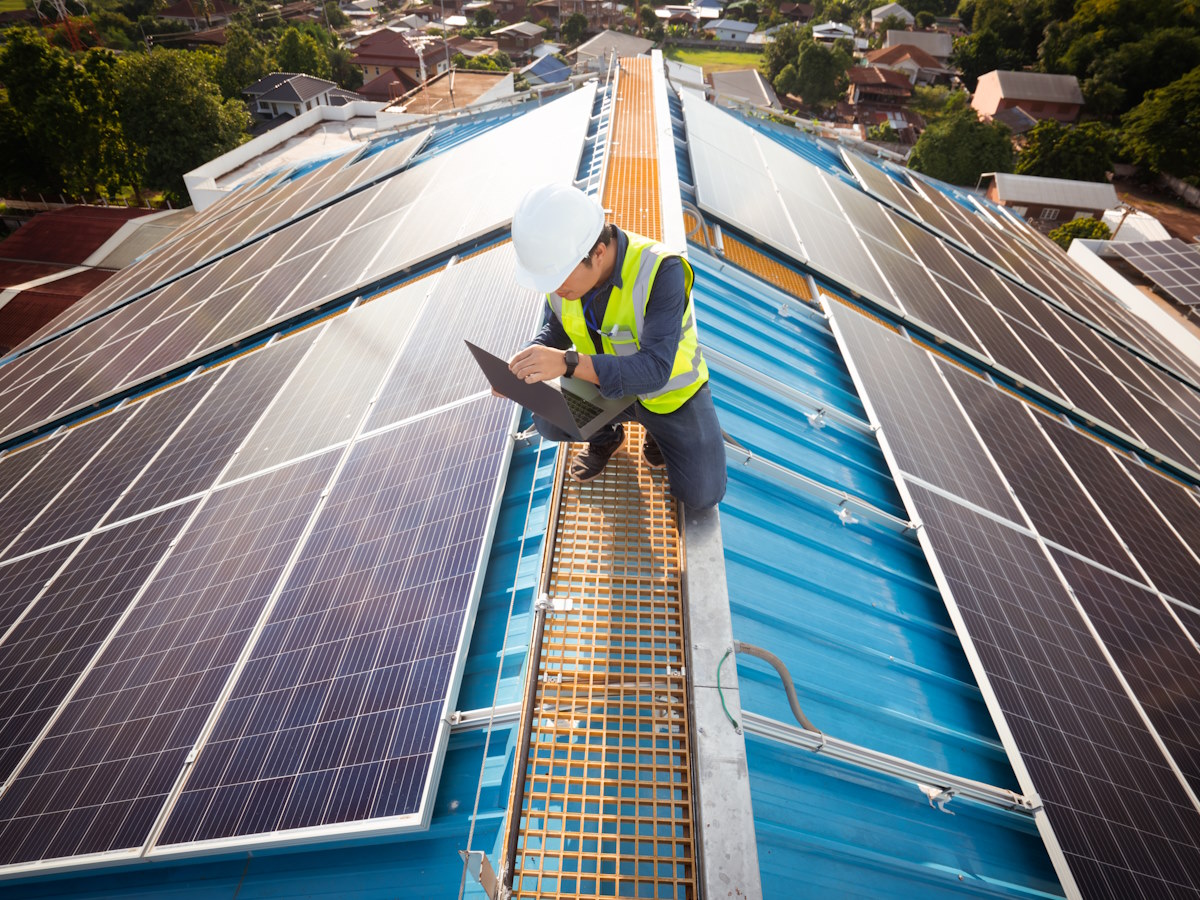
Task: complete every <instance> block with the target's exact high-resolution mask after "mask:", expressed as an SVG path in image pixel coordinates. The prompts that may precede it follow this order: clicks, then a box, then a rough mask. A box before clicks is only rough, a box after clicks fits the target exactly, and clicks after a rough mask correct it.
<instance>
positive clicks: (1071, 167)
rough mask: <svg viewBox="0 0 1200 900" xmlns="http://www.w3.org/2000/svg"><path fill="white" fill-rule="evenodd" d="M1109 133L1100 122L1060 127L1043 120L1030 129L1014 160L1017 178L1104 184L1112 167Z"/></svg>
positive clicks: (1111, 137) (1110, 134)
mask: <svg viewBox="0 0 1200 900" xmlns="http://www.w3.org/2000/svg"><path fill="white" fill-rule="evenodd" d="M1113 143H1114V142H1113V135H1112V132H1111V131H1110V130H1109V129H1108V128H1107V127H1106V126H1105V125H1103V124H1101V123H1100V122H1084V123H1083V124H1082V125H1075V126H1071V125H1060V124H1059V123H1058V122H1055V121H1054V120H1053V119H1044V120H1043V121H1041V122H1038V123H1037V124H1036V125H1035V126H1033V128H1031V129H1030V130H1029V133H1028V134H1027V135H1026V139H1025V149H1023V150H1022V151H1021V154H1020V156H1019V157H1018V158H1017V165H1016V169H1015V170H1014V171H1016V173H1017V174H1018V175H1040V176H1042V177H1043V178H1070V179H1072V180H1074V181H1105V180H1107V177H1108V170H1109V169H1110V168H1112V152H1113Z"/></svg>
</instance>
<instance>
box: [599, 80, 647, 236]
mask: <svg viewBox="0 0 1200 900" xmlns="http://www.w3.org/2000/svg"><path fill="white" fill-rule="evenodd" d="M652 82H653V80H652V76H651V69H650V58H649V57H645V56H643V57H637V58H635V59H623V60H621V77H620V78H619V79H618V81H617V99H616V103H614V104H613V118H612V124H611V125H610V128H609V134H610V137H609V141H610V144H609V150H608V171H607V172H606V173H605V179H604V197H603V198H602V201H603V203H604V208H605V209H607V210H611V219H612V221H613V222H614V223H616V224H617V225H619V226H620V227H621V228H624V229H627V230H629V231H634V232H637V233H638V234H643V235H645V236H646V237H648V238H653V239H654V240H656V241H657V240H661V239H662V211H661V203H660V201H659V196H658V159H657V156H656V153H657V152H658V151H657V145H656V143H655V139H654V103H653V92H652V89H651V86H652Z"/></svg>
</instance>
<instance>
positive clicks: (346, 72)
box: [326, 47, 363, 91]
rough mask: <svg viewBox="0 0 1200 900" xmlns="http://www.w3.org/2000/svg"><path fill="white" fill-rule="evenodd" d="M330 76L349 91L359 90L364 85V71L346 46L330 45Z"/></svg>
mask: <svg viewBox="0 0 1200 900" xmlns="http://www.w3.org/2000/svg"><path fill="white" fill-rule="evenodd" d="M326 55H327V56H328V57H329V77H330V78H332V79H333V80H334V81H336V82H337V83H338V87H343V88H345V89H346V90H348V91H357V90H358V89H359V88H360V87H362V85H363V73H362V69H360V68H359V67H358V66H357V65H355V63H354V54H353V53H351V52H350V51H349V50H347V49H346V48H345V47H330V48H329V50H328V51H327V54H326Z"/></svg>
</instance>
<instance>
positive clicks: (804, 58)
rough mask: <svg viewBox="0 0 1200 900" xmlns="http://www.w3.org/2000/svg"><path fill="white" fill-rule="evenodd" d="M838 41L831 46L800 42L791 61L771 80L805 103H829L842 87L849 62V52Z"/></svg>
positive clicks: (834, 98)
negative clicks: (794, 59)
mask: <svg viewBox="0 0 1200 900" xmlns="http://www.w3.org/2000/svg"><path fill="white" fill-rule="evenodd" d="M844 44H845V42H844V41H838V42H837V43H836V44H834V45H833V46H832V47H826V46H825V45H824V44H818V43H817V42H816V41H813V40H811V39H810V40H807V41H804V42H802V43H801V44H800V52H799V53H798V55H797V57H796V62H795V63H794V64H792V63H789V64H788V65H786V66H784V68H783V71H782V72H780V73H779V76H778V77H777V78H776V80H775V82H774V86H775V90H777V91H779V92H780V93H783V94H799V95H800V96H801V97H803V98H804V102H805V103H806V104H808V105H809V106H813V107H822V106H830V105H832V104H834V103H836V102H837V99H838V98H839V97H840V96H841V95H842V93H843V92H844V91H845V90H846V84H847V82H848V80H849V79H848V76H847V75H846V71H847V70H848V69H849V68H850V66H851V65H852V64H853V59H852V58H851V56H850V53H849V52H848V51H847V49H846V47H845V46H844Z"/></svg>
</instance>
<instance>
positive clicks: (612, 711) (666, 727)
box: [513, 424, 696, 898]
mask: <svg viewBox="0 0 1200 900" xmlns="http://www.w3.org/2000/svg"><path fill="white" fill-rule="evenodd" d="M625 428H626V435H627V438H626V443H625V446H624V447H623V448H622V449H621V450H619V451H618V452H617V454H616V455H615V456H614V457H613V458H612V460H611V461H610V462H609V464H608V467H607V468H606V469H605V470H604V473H603V474H602V475H601V476H600V477H599V478H597V479H596V480H595V481H592V482H590V483H588V484H579V483H578V482H575V481H571V480H569V479H568V480H566V481H564V482H563V487H562V495H561V499H560V501H559V505H558V513H557V518H556V520H555V522H554V523H553V525H554V532H553V533H554V542H555V544H554V555H553V562H552V564H551V571H550V578H549V593H550V595H551V597H552V598H555V599H559V600H561V599H565V598H570V601H571V602H570V608H569V609H565V610H561V611H557V610H556V611H554V612H551V613H550V614H548V615H547V618H546V626H545V629H544V631H543V637H542V655H541V665H540V668H539V672H538V675H539V684H538V690H537V696H536V708H535V715H534V719H533V722H532V725H531V742H530V754H529V756H530V758H529V760H528V765H527V769H526V772H527V781H526V787H525V796H524V798H523V801H522V813H523V815H522V821H521V826H522V827H521V834H520V838H519V843H518V855H517V859H516V865H515V868H514V874H515V877H514V880H513V889H514V896H517V897H524V898H534V897H547V898H558V897H596V896H614V897H620V896H632V897H655V898H663V897H670V898H692V897H695V895H696V894H695V890H696V888H695V861H694V855H693V854H694V850H693V840H692V837H693V835H692V813H693V810H692V785H691V771H690V769H691V759H690V736H689V733H688V694H687V682H686V677H685V671H686V669H685V659H686V645H685V638H684V633H683V608H682V600H681V572H682V560H681V558H680V553H681V540H680V535H679V532H678V527H677V521H676V505H675V502H674V500H673V499H672V498H671V496H670V493H669V492H668V490H667V484H666V478H665V475H664V474H663V472H662V470H657V471H654V470H650V469H648V468H646V467H645V466H644V465H642V463H641V460H640V456H641V444H642V440H643V436H644V432H643V430H642V428H641V426H640V425H632V424H627V425H626V426H625ZM571 449H572V450H577V449H579V447H578V446H576V447H572V448H571Z"/></svg>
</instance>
